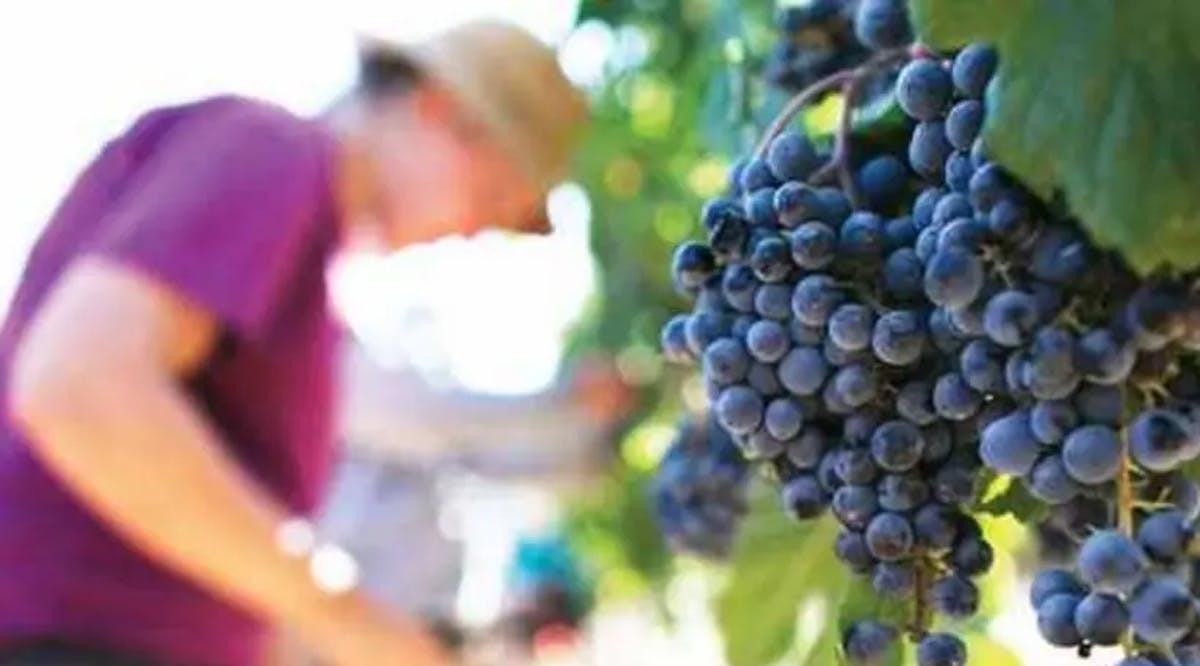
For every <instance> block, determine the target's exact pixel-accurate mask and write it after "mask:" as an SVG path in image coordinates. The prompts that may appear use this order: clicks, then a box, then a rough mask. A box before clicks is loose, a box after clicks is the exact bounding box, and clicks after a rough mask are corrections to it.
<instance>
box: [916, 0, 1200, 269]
mask: <svg viewBox="0 0 1200 666" xmlns="http://www.w3.org/2000/svg"><path fill="white" fill-rule="evenodd" d="M910 4H911V8H912V16H913V21H914V24H915V25H916V27H917V32H918V34H919V36H920V38H921V40H922V41H924V42H925V43H928V44H930V45H931V46H933V47H934V48H941V49H950V48H955V47H958V46H961V45H963V44H964V43H966V42H968V41H973V40H979V41H984V42H989V43H992V44H995V45H996V47H997V48H998V50H999V52H1000V63H1001V64H1000V70H999V72H998V74H997V76H996V79H995V80H994V81H993V83H992V86H991V87H990V88H989V90H988V95H987V104H988V107H989V109H990V113H989V117H988V121H987V126H986V127H985V130H984V141H985V144H986V146H987V149H988V152H989V153H990V154H991V155H993V156H994V157H995V158H996V159H997V160H998V161H999V162H1000V163H1001V164H1003V165H1004V166H1005V167H1006V168H1008V169H1009V170H1011V171H1012V172H1013V173H1015V174H1016V175H1017V176H1018V177H1020V178H1021V180H1022V181H1023V182H1025V183H1026V184H1027V185H1028V186H1030V187H1031V188H1032V189H1033V190H1034V191H1036V192H1037V193H1038V194H1040V195H1042V196H1044V197H1049V196H1051V195H1054V194H1057V193H1061V194H1062V195H1063V197H1064V200H1065V202H1066V204H1067V206H1068V207H1069V209H1070V210H1071V212H1072V213H1073V214H1074V215H1075V216H1076V217H1078V218H1079V220H1080V221H1081V223H1082V224H1083V225H1084V226H1085V227H1086V228H1087V229H1088V231H1089V232H1090V233H1091V235H1092V237H1093V239H1094V240H1095V241H1096V242H1097V243H1098V244H1100V245H1102V246H1104V247H1110V248H1115V249H1116V250H1118V251H1120V252H1121V253H1122V254H1123V255H1124V256H1125V257H1126V259H1128V260H1129V262H1130V263H1131V264H1132V265H1133V266H1134V267H1135V268H1137V269H1138V270H1141V271H1143V272H1147V271H1151V270H1153V269H1155V268H1159V267H1164V266H1169V267H1174V268H1192V267H1195V266H1197V265H1200V187H1197V186H1196V183H1198V182H1200V114H1197V113H1196V108H1198V107H1200V87H1198V86H1196V85H1193V83H1194V82H1195V81H1197V80H1200V47H1198V46H1197V41H1196V39H1195V38H1194V34H1193V33H1194V28H1195V26H1197V25H1200V3H1197V2H1192V1H1190V0H1145V1H1143V2H1128V1H1127V0H1091V1H1090V2H1087V3H1081V2H1079V0H1037V1H1036V2H1035V1H1034V0H912V2H911V3H910Z"/></svg>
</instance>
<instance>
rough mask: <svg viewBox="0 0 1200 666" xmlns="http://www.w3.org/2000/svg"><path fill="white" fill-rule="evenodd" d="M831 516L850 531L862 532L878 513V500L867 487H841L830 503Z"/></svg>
mask: <svg viewBox="0 0 1200 666" xmlns="http://www.w3.org/2000/svg"><path fill="white" fill-rule="evenodd" d="M830 507H831V508H832V509H833V515H835V516H837V519H838V520H839V521H841V523H842V525H845V526H846V527H848V528H850V529H852V530H864V529H866V528H867V524H868V523H870V522H871V519H872V518H874V517H875V514H876V513H878V512H879V498H878V497H877V496H876V494H875V490H874V489H873V488H871V487H869V486H842V487H841V488H838V489H837V492H835V493H834V494H833V500H832V502H831V503H830Z"/></svg>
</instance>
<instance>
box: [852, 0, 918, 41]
mask: <svg viewBox="0 0 1200 666" xmlns="http://www.w3.org/2000/svg"><path fill="white" fill-rule="evenodd" d="M854 34H855V36H856V37H858V41H859V42H861V43H862V44H863V46H866V47H867V48H870V49H873V50H876V51H879V50H882V49H889V48H894V47H897V46H902V45H903V44H905V43H907V42H908V41H909V40H911V39H912V27H911V26H910V25H909V22H908V10H907V9H906V7H905V2H904V0H863V1H862V2H860V3H859V5H858V12H857V13H856V14H855V16H854Z"/></svg>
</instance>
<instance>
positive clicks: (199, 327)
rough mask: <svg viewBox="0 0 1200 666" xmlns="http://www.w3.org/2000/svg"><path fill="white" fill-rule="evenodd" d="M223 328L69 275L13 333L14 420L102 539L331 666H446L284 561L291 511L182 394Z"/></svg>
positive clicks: (123, 289) (132, 275) (80, 272)
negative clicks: (100, 528)
mask: <svg viewBox="0 0 1200 666" xmlns="http://www.w3.org/2000/svg"><path fill="white" fill-rule="evenodd" d="M219 329H220V326H219V324H218V322H216V321H214V319H213V317H212V316H211V315H209V314H208V313H207V312H205V311H204V310H202V309H201V308H198V307H197V306H195V305H194V304H192V303H190V302H188V301H186V300H185V299H184V298H182V297H181V296H179V295H178V294H176V293H175V292H174V291H172V290H171V289H169V288H167V287H165V286H163V285H161V284H158V283H156V282H154V281H152V280H150V279H148V278H145V277H143V276H141V275H140V274H138V273H136V272H134V271H132V270H130V269H126V268H123V267H121V266H118V265H115V264H112V263H107V262H104V261H100V260H86V261H82V262H79V263H77V264H76V265H74V266H73V267H71V268H69V269H68V270H67V272H66V273H65V274H64V275H63V277H62V278H61V279H60V280H59V282H58V285H57V286H56V287H55V289H54V290H53V292H52V293H51V294H49V295H48V296H47V298H46V300H45V302H44V303H43V305H42V307H41V308H40V310H39V312H38V313H37V316H36V317H35V319H34V320H33V321H32V322H31V323H30V325H29V327H28V329H27V330H26V331H25V334H24V337H23V339H22V343H21V346H20V348H19V349H18V351H17V353H16V356H15V359H14V361H13V367H12V369H11V373H12V374H11V377H10V382H9V399H10V405H9V407H10V412H11V413H12V415H13V417H14V418H15V419H16V420H17V422H18V423H19V424H20V425H21V426H22V427H23V429H24V430H25V432H26V433H27V435H28V438H29V441H30V446H31V448H32V450H33V453H34V454H35V455H36V456H37V457H38V458H39V459H40V460H41V461H42V462H43V463H44V464H45V465H46V466H47V468H48V469H49V470H50V471H51V472H52V473H53V474H54V475H55V476H56V477H57V478H58V479H59V481H60V482H61V483H62V484H63V485H64V487H65V488H67V489H68V490H69V491H70V492H71V493H72V494H74V495H75V496H76V497H77V498H78V499H79V500H80V501H81V502H82V503H83V504H84V505H86V506H87V507H88V508H89V509H90V510H91V511H93V512H94V513H95V514H96V515H97V516H98V517H99V518H100V519H102V520H104V521H105V522H106V523H107V524H108V525H109V526H110V528H111V529H112V530H113V531H114V533H116V534H117V535H119V536H121V537H123V538H124V539H126V541H127V542H128V543H129V544H130V545H131V546H132V547H134V548H137V549H138V550H139V551H141V552H142V553H144V554H145V555H146V556H148V557H150V558H152V559H154V560H155V561H157V562H158V563H160V564H161V565H163V566H166V567H168V568H170V569H172V570H174V571H175V572H176V573H178V574H179V575H180V576H182V577H185V578H188V579H190V580H192V581H194V582H196V583H198V584H199V585H201V586H203V587H205V588H206V589H207V590H209V591H210V592H211V593H212V594H213V595H214V596H217V597H219V598H222V599H224V600H226V601H227V602H229V603H231V604H234V605H237V606H239V607H241V608H243V609H245V610H247V611H248V612H251V613H254V614H256V615H258V616H260V617H262V618H263V619H264V620H267V621H277V622H281V623H284V624H289V625H291V626H292V627H294V628H295V629H296V631H297V633H298V634H299V635H300V636H302V637H303V638H304V639H305V640H307V641H309V642H310V644H311V647H312V648H313V650H314V651H315V652H317V653H318V654H319V655H321V656H322V657H323V658H325V659H327V660H328V661H330V662H332V663H333V664H336V665H337V666H375V665H379V666H384V665H385V664H386V665H388V666H392V665H395V664H414V665H415V664H420V665H421V666H433V665H441V664H445V663H447V662H446V659H445V658H444V657H443V656H442V652H441V650H440V648H439V647H438V646H437V644H436V642H435V641H434V640H433V639H432V638H431V637H430V636H429V635H428V634H427V632H425V631H424V629H423V628H421V627H419V626H417V625H416V624H414V623H410V622H406V621H404V620H403V619H402V618H398V617H394V616H392V615H390V614H388V613H386V612H384V611H382V610H380V609H379V608H377V607H375V606H373V605H371V604H370V603H369V602H367V601H366V600H365V599H364V598H363V597H361V596H360V595H358V594H355V593H348V594H343V595H341V596H336V597H335V596H331V595H329V594H327V593H326V592H324V591H323V590H321V589H320V588H319V587H318V586H317V585H316V584H315V583H314V581H313V579H312V577H311V575H310V573H309V564H308V562H307V561H306V560H305V559H304V558H300V557H294V556H291V555H288V554H286V553H285V552H284V551H283V550H282V549H281V548H280V546H279V543H278V541H277V537H278V534H277V530H278V529H279V527H280V526H281V525H282V524H283V523H284V522H285V521H287V520H288V519H289V518H290V516H288V514H287V511H286V510H285V509H284V508H283V507H281V506H280V505H279V504H278V503H277V502H276V501H275V500H274V499H273V498H271V497H270V496H269V495H268V494H267V493H265V492H264V491H263V490H262V489H261V488H260V487H259V486H258V485H257V484H256V483H255V482H254V480H253V479H251V478H250V477H249V476H248V475H247V474H246V473H245V472H244V471H243V470H242V468H241V467H240V466H239V465H237V464H236V463H235V462H234V459H233V457H232V456H231V455H230V453H229V452H228V450H227V447H226V444H225V443H224V442H223V441H222V439H221V437H220V436H219V434H218V433H217V432H216V430H215V429H214V428H213V426H212V425H211V424H210V423H208V421H207V420H206V419H205V418H204V416H203V414H202V413H201V412H200V411H199V410H198V409H197V408H196V406H195V405H194V404H193V403H192V400H191V399H190V397H189V396H188V394H186V393H185V392H184V391H183V390H182V389H181V388H180V385H181V382H180V379H181V378H182V377H184V376H186V375H189V374H191V373H192V372H193V371H194V370H195V369H196V368H197V367H198V366H199V364H200V363H201V362H202V361H203V360H204V359H205V358H206V357H207V355H208V354H209V353H210V350H211V349H212V347H213V343H214V341H215V340H216V337H217V334H218V331H219ZM98 575H102V574H98Z"/></svg>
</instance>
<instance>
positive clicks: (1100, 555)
mask: <svg viewBox="0 0 1200 666" xmlns="http://www.w3.org/2000/svg"><path fill="white" fill-rule="evenodd" d="M1077 563H1078V566H1079V575H1080V577H1081V578H1082V579H1083V581H1084V582H1085V583H1087V584H1088V585H1090V586H1091V587H1092V588H1093V589H1095V590H1099V591H1100V592H1106V593H1108V594H1128V593H1130V592H1132V591H1133V589H1134V588H1135V587H1137V585H1138V584H1139V583H1141V582H1142V579H1143V577H1144V576H1145V573H1146V555H1145V553H1143V552H1142V549H1141V548H1140V547H1138V545H1137V544H1136V543H1134V541H1133V540H1132V539H1130V538H1129V537H1127V536H1125V535H1124V534H1121V533H1120V532H1117V531H1115V530H1101V531H1098V532H1095V533H1094V534H1092V536H1090V537H1088V539H1087V541H1084V542H1083V546H1082V547H1081V548H1080V549H1079V558H1078V562H1077Z"/></svg>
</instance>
